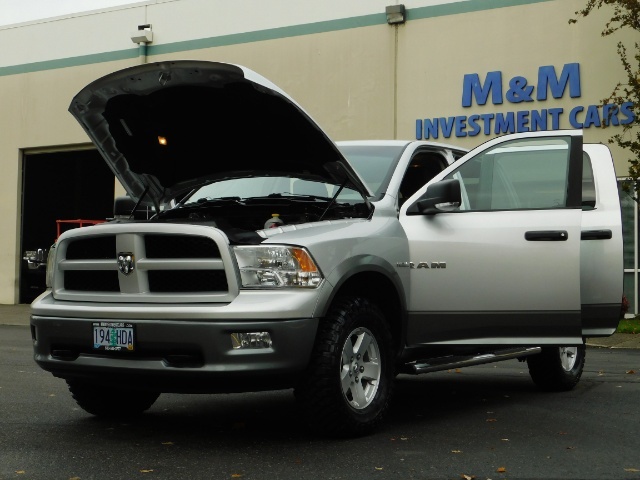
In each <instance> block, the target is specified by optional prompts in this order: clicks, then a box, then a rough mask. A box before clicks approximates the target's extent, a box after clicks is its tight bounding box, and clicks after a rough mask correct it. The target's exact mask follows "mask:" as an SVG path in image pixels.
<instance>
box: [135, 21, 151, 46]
mask: <svg viewBox="0 0 640 480" xmlns="http://www.w3.org/2000/svg"><path fill="white" fill-rule="evenodd" d="M131 41H132V42H133V43H151V42H153V32H152V31H151V25H138V30H136V31H135V32H132V33H131Z"/></svg>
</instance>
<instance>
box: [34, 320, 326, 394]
mask: <svg viewBox="0 0 640 480" xmlns="http://www.w3.org/2000/svg"><path fill="white" fill-rule="evenodd" d="M102 321H104V322H128V323H132V324H133V325H134V328H135V338H136V342H135V350H134V351H133V352H129V351H123V352H105V351H95V350H94V349H93V343H92V332H93V328H92V326H93V323H94V322H102ZM317 327H318V319H317V318H307V319H288V320H268V321H264V320H263V321H233V322H229V321H211V320H208V321H207V320H200V321H185V320H149V319H145V320H140V319H135V320H127V319H124V318H118V319H93V318H92V319H77V318H63V317H45V316H38V315H32V316H31V332H32V336H33V343H34V351H35V355H34V357H35V361H36V362H37V363H38V365H39V366H40V367H42V368H43V369H44V370H47V371H49V372H51V373H53V374H54V375H55V376H57V377H61V378H65V379H82V380H84V381H88V382H91V383H95V384H96V386H102V387H107V388H135V389H143V390H154V391H159V392H194V393H213V392H242V391H259V390H274V389H281V388H289V387H292V386H294V385H295V383H296V381H297V378H298V376H299V374H300V373H302V372H303V371H304V369H305V368H306V366H307V364H308V362H309V358H310V355H311V350H312V348H313V343H314V339H315V334H316V330H317ZM236 332H268V333H269V334H270V336H271V340H272V346H271V347H267V348H248V349H234V348H233V345H232V342H231V334H232V333H236Z"/></svg>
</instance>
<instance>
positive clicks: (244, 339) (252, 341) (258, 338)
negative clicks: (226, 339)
mask: <svg viewBox="0 0 640 480" xmlns="http://www.w3.org/2000/svg"><path fill="white" fill-rule="evenodd" d="M271 345H272V342H271V335H269V332H242V333H241V332H237V333H232V334H231V346H232V347H233V349H234V350H238V349H253V348H271Z"/></svg>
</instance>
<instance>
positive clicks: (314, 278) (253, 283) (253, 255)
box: [233, 245, 322, 288]
mask: <svg viewBox="0 0 640 480" xmlns="http://www.w3.org/2000/svg"><path fill="white" fill-rule="evenodd" d="M233 251H234V253H235V255H236V259H237V261H238V266H239V267H240V276H241V278H242V286H243V287H245V288H259V287H269V288H274V287H306V288H315V287H317V286H318V285H320V282H322V274H321V273H320V271H319V270H318V267H317V266H316V264H315V262H314V261H313V259H312V258H311V255H309V252H307V250H306V249H304V248H300V247H288V246H284V245H256V246H237V247H233Z"/></svg>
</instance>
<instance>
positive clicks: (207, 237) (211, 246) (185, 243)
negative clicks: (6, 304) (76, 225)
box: [54, 225, 237, 303]
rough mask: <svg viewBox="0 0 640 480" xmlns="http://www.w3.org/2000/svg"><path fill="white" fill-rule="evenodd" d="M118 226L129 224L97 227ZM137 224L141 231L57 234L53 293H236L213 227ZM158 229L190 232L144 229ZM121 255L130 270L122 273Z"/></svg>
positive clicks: (175, 298) (128, 297) (139, 297)
mask: <svg viewBox="0 0 640 480" xmlns="http://www.w3.org/2000/svg"><path fill="white" fill-rule="evenodd" d="M118 227H120V228H118ZM122 227H124V228H127V227H128V228H131V226H126V227H125V226H122V225H120V226H118V225H112V226H105V227H101V230H102V231H103V232H104V231H105V230H106V231H116V232H117V231H118V230H120V229H122ZM94 228H95V230H94ZM138 228H141V229H142V230H143V231H142V232H122V233H120V232H117V233H113V234H103V235H90V236H89V235H87V234H84V235H83V234H81V233H84V232H81V233H77V234H75V235H74V234H71V235H68V236H64V237H62V238H61V239H60V241H59V243H58V247H57V249H56V250H57V251H58V253H57V255H58V257H57V274H56V277H55V280H54V295H55V296H56V298H59V299H62V300H79V301H100V302H104V301H106V302H109V301H113V302H123V301H124V302H160V303H162V302H165V303H167V302H180V303H182V302H211V301H218V302H220V301H224V302H226V301H230V300H231V299H232V297H233V296H235V294H237V280H235V270H234V268H228V267H229V265H232V264H233V263H232V262H231V258H230V254H229V249H228V247H227V245H226V238H225V237H224V236H223V235H221V234H220V233H219V232H217V231H216V230H213V229H211V228H208V227H199V226H193V225H190V226H178V225H171V226H167V225H158V226H152V225H146V226H143V227H140V226H139V225H138ZM160 228H161V229H163V230H178V229H179V230H180V231H184V230H188V231H193V233H190V234H185V233H164V232H162V233H160V232H157V231H144V230H153V229H160ZM83 230H84V229H83ZM92 230H93V231H97V227H92ZM85 231H86V230H85ZM196 232H199V233H200V234H197V233H196ZM105 233H106V232H105ZM221 246H222V247H223V248H221ZM121 254H126V255H131V256H132V257H133V269H132V270H131V271H130V272H128V273H127V274H125V271H126V269H124V268H123V269H119V266H118V260H117V258H118V256H119V255H121ZM230 279H232V280H233V283H231V285H232V286H233V287H232V288H231V289H230V288H229V285H230ZM230 290H231V291H230Z"/></svg>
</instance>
